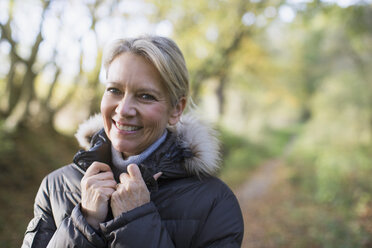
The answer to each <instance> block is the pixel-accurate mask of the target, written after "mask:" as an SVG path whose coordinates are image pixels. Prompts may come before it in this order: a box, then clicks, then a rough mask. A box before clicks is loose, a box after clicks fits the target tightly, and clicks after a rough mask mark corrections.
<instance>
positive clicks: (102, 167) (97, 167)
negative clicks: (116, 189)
mask: <svg viewBox="0 0 372 248" xmlns="http://www.w3.org/2000/svg"><path fill="white" fill-rule="evenodd" d="M106 171H111V168H110V166H108V165H107V164H105V163H101V162H97V161H95V162H93V163H92V164H91V166H89V168H88V169H87V171H86V172H85V176H92V175H96V174H98V173H100V172H106Z"/></svg>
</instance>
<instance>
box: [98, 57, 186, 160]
mask: <svg viewBox="0 0 372 248" xmlns="http://www.w3.org/2000/svg"><path fill="white" fill-rule="evenodd" d="M180 108H181V109H180ZM183 108H184V104H183V105H182V106H180V104H178V105H177V106H176V107H171V104H170V98H169V95H168V93H167V91H166V89H165V88H164V86H163V84H162V82H161V77H160V74H159V72H158V71H157V70H156V68H155V67H154V66H153V65H152V64H151V63H150V62H149V61H147V60H146V59H145V58H143V57H141V56H139V55H135V54H133V53H129V52H126V53H122V54H120V55H119V56H117V57H116V58H115V59H114V60H113V61H112V63H111V65H110V66H109V68H108V74H107V82H106V90H105V93H104V95H103V97H102V102H101V112H102V116H103V120H104V128H105V132H106V134H107V136H108V137H109V139H110V140H111V143H112V145H113V147H114V148H115V149H116V150H117V151H119V152H122V153H123V154H124V157H128V156H131V155H136V154H139V153H141V152H142V151H144V150H145V149H146V148H147V147H148V146H150V145H151V144H152V143H154V142H155V141H156V140H157V139H158V138H160V136H161V135H162V134H163V132H164V130H165V128H166V125H167V123H169V124H171V125H174V124H176V123H177V121H178V120H179V117H180V115H181V114H182V110H183Z"/></svg>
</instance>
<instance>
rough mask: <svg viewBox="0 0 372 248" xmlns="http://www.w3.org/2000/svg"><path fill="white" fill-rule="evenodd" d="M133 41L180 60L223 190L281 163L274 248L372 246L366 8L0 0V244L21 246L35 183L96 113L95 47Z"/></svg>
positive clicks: (328, 3)
mask: <svg viewBox="0 0 372 248" xmlns="http://www.w3.org/2000/svg"><path fill="white" fill-rule="evenodd" d="M143 33H150V34H158V35H163V36H168V37H171V38H172V39H174V40H175V41H176V42H177V43H178V44H179V46H180V48H181V50H182V51H183V52H184V55H185V58H186V62H187V65H188V68H189V72H190V82H191V89H192V97H193V99H194V101H195V102H196V103H197V105H198V106H199V109H198V111H200V115H202V116H204V117H205V118H206V119H207V120H209V121H211V122H213V123H215V125H216V128H217V129H218V130H219V131H220V133H221V139H222V152H223V156H224V163H223V168H222V170H221V172H220V176H221V177H222V178H223V179H224V180H225V181H226V182H227V183H228V184H229V185H230V186H231V187H232V188H234V189H236V188H238V187H239V185H240V184H241V183H242V182H244V181H245V180H249V177H250V175H251V174H252V172H253V171H254V170H255V169H257V168H258V167H259V166H260V165H261V164H262V163H263V162H264V161H267V160H269V159H273V158H281V159H282V160H283V161H285V165H284V166H285V168H286V171H287V177H286V178H287V179H286V180H287V181H286V183H287V186H288V187H289V189H290V192H291V194H290V195H287V196H286V198H285V199H282V200H281V201H280V204H281V206H271V208H272V210H274V209H275V208H277V207H281V208H283V209H285V215H284V216H281V220H275V219H273V220H271V221H272V223H273V228H270V227H269V228H268V229H267V230H266V231H267V235H266V236H267V238H269V239H271V240H272V242H273V244H274V245H273V246H272V247H371V246H372V197H371V192H372V180H370V174H369V173H372V162H371V161H372V70H371V69H370V68H372V4H371V1H357V0H340V1H336V0H324V1H320V0H313V1H312V0H250V1H248V0H203V1H188V0H155V1H145V0H137V1H135V0H123V1H116V0H107V1H99V0H83V1H73V0H65V1H57V0H55V1H47V0H23V1H20V0H13V1H11V0H0V61H1V66H0V141H1V144H0V170H1V173H0V206H1V208H0V246H1V247H19V246H20V244H21V242H22V239H23V234H24V231H25V229H26V226H27V223H28V221H29V220H30V219H31V218H32V207H33V200H34V197H35V194H36V191H37V189H38V186H39V184H40V182H41V179H42V178H43V177H44V176H45V175H46V174H47V173H49V172H51V171H52V170H54V169H56V168H58V167H61V166H62V165H64V164H67V163H70V162H71V159H72V156H73V155H74V153H75V152H76V151H77V149H78V145H77V142H76V141H75V140H74V138H73V134H74V132H75V130H76V128H77V126H78V125H79V124H80V123H81V122H83V121H84V120H85V119H86V118H88V117H89V116H90V115H91V114H93V113H97V112H99V104H100V98H101V96H102V92H103V89H104V85H103V83H102V82H103V81H104V80H103V76H102V75H103V74H102V72H101V57H102V51H103V48H104V46H105V44H107V42H109V41H111V40H113V39H115V38H118V37H128V36H136V35H139V34H143ZM283 219H285V221H284V220H283ZM262 221H264V220H262ZM274 222H276V223H275V225H274ZM274 226H275V228H274ZM248 231H249V230H248Z"/></svg>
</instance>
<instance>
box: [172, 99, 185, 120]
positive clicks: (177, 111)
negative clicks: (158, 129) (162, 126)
mask: <svg viewBox="0 0 372 248" xmlns="http://www.w3.org/2000/svg"><path fill="white" fill-rule="evenodd" d="M185 107H186V98H185V97H181V99H180V100H179V101H178V102H177V104H176V106H174V107H173V108H172V109H171V111H170V115H169V120H168V124H169V125H171V126H173V125H176V124H177V122H178V121H179V120H180V118H181V115H182V112H183V110H184V109H185Z"/></svg>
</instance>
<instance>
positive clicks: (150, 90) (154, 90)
mask: <svg viewBox="0 0 372 248" xmlns="http://www.w3.org/2000/svg"><path fill="white" fill-rule="evenodd" d="M106 85H114V86H117V87H121V86H122V84H121V83H118V82H115V81H111V82H106ZM136 90H137V91H142V92H150V93H153V94H155V95H159V96H162V95H163V94H162V93H161V92H160V91H158V90H156V89H153V88H145V87H140V88H136Z"/></svg>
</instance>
